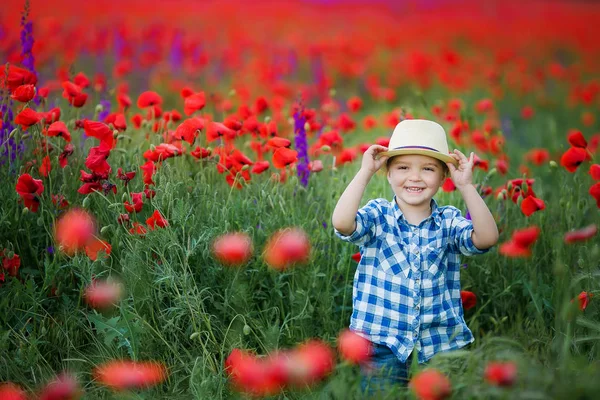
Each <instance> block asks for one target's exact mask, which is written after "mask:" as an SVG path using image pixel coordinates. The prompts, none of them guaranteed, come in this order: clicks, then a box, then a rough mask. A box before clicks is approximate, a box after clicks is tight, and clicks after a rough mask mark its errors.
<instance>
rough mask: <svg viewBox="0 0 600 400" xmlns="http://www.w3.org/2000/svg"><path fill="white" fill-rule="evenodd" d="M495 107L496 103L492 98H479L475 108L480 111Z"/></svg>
mask: <svg viewBox="0 0 600 400" xmlns="http://www.w3.org/2000/svg"><path fill="white" fill-rule="evenodd" d="M493 108H494V103H493V102H492V100H490V99H483V100H479V101H478V102H477V104H475V110H476V111H477V112H479V113H484V112H488V111H491V110H492V109H493Z"/></svg>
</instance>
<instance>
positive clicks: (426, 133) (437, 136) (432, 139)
mask: <svg viewBox="0 0 600 400" xmlns="http://www.w3.org/2000/svg"><path fill="white" fill-rule="evenodd" d="M402 154H420V155H423V156H429V157H433V158H437V159H438V160H441V161H443V162H444V163H447V162H450V163H452V164H454V165H458V161H456V160H455V159H454V158H452V157H450V156H449V155H448V154H450V152H449V151H448V142H447V140H446V131H444V128H443V127H442V126H441V125H440V124H438V123H437V122H433V121H428V120H425V119H405V120H404V121H402V122H400V123H399V124H398V125H396V128H394V133H392V137H391V138H390V144H389V145H388V151H385V152H383V153H380V155H382V156H390V157H393V156H398V155H402Z"/></svg>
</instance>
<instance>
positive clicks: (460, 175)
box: [446, 149, 475, 188]
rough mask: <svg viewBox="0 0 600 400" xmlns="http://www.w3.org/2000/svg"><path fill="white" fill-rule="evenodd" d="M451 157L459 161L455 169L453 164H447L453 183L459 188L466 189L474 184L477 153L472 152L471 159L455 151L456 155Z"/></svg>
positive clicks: (453, 154) (452, 154)
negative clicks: (474, 165)
mask: <svg viewBox="0 0 600 400" xmlns="http://www.w3.org/2000/svg"><path fill="white" fill-rule="evenodd" d="M450 157H452V158H454V159H455V160H456V161H458V167H455V166H454V164H452V163H446V165H447V166H448V169H450V176H451V177H452V182H454V185H455V186H456V187H457V188H461V187H465V186H467V185H470V184H471V183H472V182H473V164H474V157H475V153H473V152H471V155H470V157H469V158H467V157H466V156H465V155H464V154H463V153H461V152H460V150H456V149H455V150H454V153H450Z"/></svg>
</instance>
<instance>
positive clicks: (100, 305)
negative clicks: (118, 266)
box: [84, 280, 123, 310]
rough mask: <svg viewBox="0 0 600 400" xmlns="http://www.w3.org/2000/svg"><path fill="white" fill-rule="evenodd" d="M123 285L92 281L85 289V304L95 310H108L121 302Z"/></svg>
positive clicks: (108, 281)
mask: <svg viewBox="0 0 600 400" xmlns="http://www.w3.org/2000/svg"><path fill="white" fill-rule="evenodd" d="M122 296H123V285H122V284H121V283H120V282H118V281H115V280H105V281H101V280H94V281H93V282H92V283H91V284H90V285H88V286H87V287H86V288H85V292H84V298H85V301H86V303H87V304H88V305H89V306H90V307H92V308H96V309H100V310H105V309H108V308H110V307H112V306H114V305H115V304H117V303H118V302H119V300H121V297H122Z"/></svg>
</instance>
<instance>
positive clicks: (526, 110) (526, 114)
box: [521, 106, 535, 119]
mask: <svg viewBox="0 0 600 400" xmlns="http://www.w3.org/2000/svg"><path fill="white" fill-rule="evenodd" d="M534 114H535V111H534V110H533V107H531V106H525V107H523V108H522V109H521V118H523V119H531V118H532V117H533V115H534Z"/></svg>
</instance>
